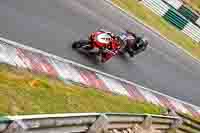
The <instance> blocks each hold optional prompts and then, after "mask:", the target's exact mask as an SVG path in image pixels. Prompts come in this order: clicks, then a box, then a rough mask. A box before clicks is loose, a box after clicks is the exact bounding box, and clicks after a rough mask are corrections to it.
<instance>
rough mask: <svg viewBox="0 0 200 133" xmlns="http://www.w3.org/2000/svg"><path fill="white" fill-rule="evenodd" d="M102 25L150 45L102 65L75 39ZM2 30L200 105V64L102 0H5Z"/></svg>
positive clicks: (6, 34) (0, 11)
mask: <svg viewBox="0 0 200 133" xmlns="http://www.w3.org/2000/svg"><path fill="white" fill-rule="evenodd" d="M100 27H101V28H106V29H109V30H111V31H113V32H115V31H119V30H122V29H131V30H133V31H136V32H137V33H145V35H146V36H147V37H148V38H149V39H150V43H151V46H150V48H148V49H147V51H146V52H145V53H143V54H140V55H138V56H136V57H135V58H134V59H129V58H126V57H116V58H114V59H113V60H111V61H110V62H108V63H107V64H104V65H97V63H95V61H94V60H91V59H89V58H88V57H86V56H83V55H82V54H80V53H77V52H76V51H73V50H72V49H71V43H72V42H73V40H77V39H79V38H85V37H87V35H88V34H89V33H90V32H92V31H95V30H96V29H98V28H100ZM0 34H1V36H2V37H5V38H7V39H10V40H13V41H17V42H19V43H23V44H26V45H28V46H31V47H34V48H39V49H41V50H44V51H46V52H50V53H53V54H56V55H58V56H61V57H64V58H66V59H69V60H73V61H76V62H78V63H81V64H85V65H86V66H89V67H93V68H96V69H98V70H101V71H104V72H106V73H109V74H112V75H115V76H118V77H121V78H125V79H127V80H130V81H134V82H136V83H138V84H141V85H143V86H145V87H148V88H152V89H154V90H157V91H159V92H162V93H165V94H167V95H170V96H173V97H176V98H179V99H181V100H184V101H187V102H190V103H192V104H195V105H199V106H200V64H199V63H198V62H197V61H195V60H194V59H192V58H191V57H189V56H188V55H186V54H185V53H183V52H182V51H181V50H180V49H177V48H176V47H175V46H173V45H171V44H169V42H167V41H165V40H164V39H162V38H161V37H159V36H158V35H156V34H155V33H153V32H152V31H150V30H149V29H147V28H145V27H144V26H142V25H141V24H139V23H138V22H137V21H135V20H132V19H130V18H129V17H127V16H126V15H124V14H123V13H122V12H120V11H119V10H117V9H116V8H114V7H112V6H110V5H109V4H107V3H106V2H104V1H103V0H0Z"/></svg>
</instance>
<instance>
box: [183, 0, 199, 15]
mask: <svg viewBox="0 0 200 133" xmlns="http://www.w3.org/2000/svg"><path fill="white" fill-rule="evenodd" d="M183 1H184V2H185V3H186V4H188V5H189V6H190V7H192V8H193V9H194V10H196V11H197V12H198V13H200V0H183Z"/></svg>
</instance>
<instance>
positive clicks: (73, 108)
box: [0, 64, 165, 115]
mask: <svg viewBox="0 0 200 133" xmlns="http://www.w3.org/2000/svg"><path fill="white" fill-rule="evenodd" d="M70 112H74V113H76V112H77V113H78V112H129V113H151V114H161V113H164V112H165V109H164V108H161V107H158V106H155V105H152V104H149V103H143V102H136V101H132V100H130V99H128V98H127V97H125V96H116V95H112V94H110V93H106V92H102V91H100V90H96V89H92V88H85V87H81V86H78V85H73V84H70V85H66V84H64V83H63V82H62V81H60V80H58V79H55V78H49V77H47V76H46V75H38V74H35V73H32V72H29V71H28V70H24V69H16V68H15V67H12V66H9V65H6V64H0V115H16V114H18V115H21V114H43V113H70Z"/></svg>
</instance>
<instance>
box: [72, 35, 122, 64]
mask: <svg viewBox="0 0 200 133" xmlns="http://www.w3.org/2000/svg"><path fill="white" fill-rule="evenodd" d="M108 46H112V47H114V49H116V50H114V51H113V49H112V50H109V49H108ZM118 46H119V45H118V42H117V40H115V39H113V37H112V36H111V35H110V34H109V33H107V32H105V31H96V32H92V33H91V34H90V35H89V37H88V39H87V40H79V41H75V42H74V43H73V44H72V48H73V49H77V50H79V51H83V52H86V53H88V54H90V55H91V56H94V55H95V56H97V57H100V62H101V63H105V62H107V61H108V60H110V59H111V58H112V57H113V56H115V55H116V54H117V53H118V49H117V48H118Z"/></svg>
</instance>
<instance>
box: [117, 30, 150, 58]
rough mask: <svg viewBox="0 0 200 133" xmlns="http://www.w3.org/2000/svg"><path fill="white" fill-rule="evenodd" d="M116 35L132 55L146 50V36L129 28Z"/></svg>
mask: <svg viewBox="0 0 200 133" xmlns="http://www.w3.org/2000/svg"><path fill="white" fill-rule="evenodd" d="M116 37H117V38H118V40H119V41H120V44H121V46H122V48H124V47H126V51H127V52H128V54H129V56H130V57H133V56H134V55H135V54H137V53H139V52H141V51H144V50H145V49H146V47H147V45H148V40H147V39H146V38H144V37H140V36H137V35H136V34H135V33H133V32H131V31H129V30H126V31H125V32H119V33H117V34H116Z"/></svg>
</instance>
